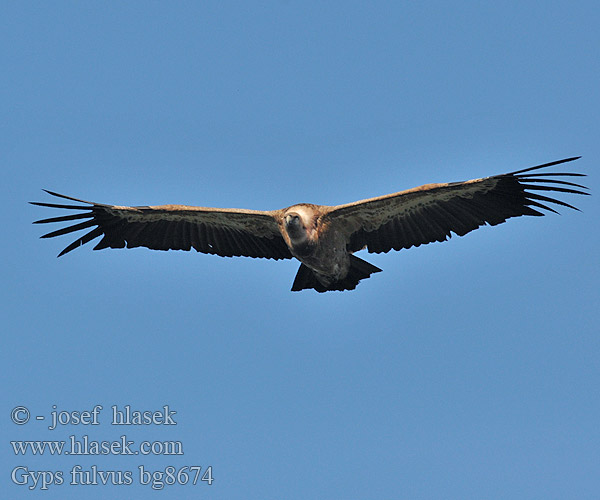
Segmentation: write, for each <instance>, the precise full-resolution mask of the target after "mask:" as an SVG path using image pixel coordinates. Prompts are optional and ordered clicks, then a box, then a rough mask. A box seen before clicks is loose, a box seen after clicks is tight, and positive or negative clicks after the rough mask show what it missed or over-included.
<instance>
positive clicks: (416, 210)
mask: <svg viewBox="0 0 600 500" xmlns="http://www.w3.org/2000/svg"><path fill="white" fill-rule="evenodd" d="M578 158H579V157H575V158H566V159H564V160H559V161H555V162H552V163H546V164H544V165H538V166H536V167H531V168H526V169H524V170H518V171H516V172H511V173H508V174H502V175H495V176H492V177H486V178H483V179H473V180H470V181H466V182H452V183H445V184H426V185H424V186H420V187H416V188H413V189H409V190H406V191H400V192H399V193H394V194H390V195H386V196H380V197H377V198H371V199H368V200H362V201H357V202H355V203H348V204H346V205H338V206H336V207H331V209H330V210H329V212H328V213H327V214H326V215H325V216H324V221H323V222H326V223H329V224H331V226H332V228H333V227H335V228H336V229H337V230H338V231H343V232H345V233H346V236H347V241H348V242H349V243H348V250H349V251H351V252H356V251H358V250H360V249H362V248H364V247H365V246H366V247H367V249H368V251H369V252H375V253H380V252H388V251H390V250H391V249H392V248H393V249H394V250H400V249H402V248H410V247H412V246H419V245H422V244H426V243H431V242H433V241H445V240H446V239H447V238H449V237H450V236H451V233H455V234H457V235H459V236H463V235H465V234H467V233H468V232H470V231H473V230H474V229H477V228H478V227H480V226H483V225H485V224H489V225H490V226H495V225H496V224H500V223H502V222H505V221H506V220H507V219H509V218H510V217H519V216H521V215H535V216H541V215H544V213H542V212H540V211H539V209H544V210H549V211H551V212H556V210H554V209H553V208H551V207H549V206H548V205H547V203H554V204H557V205H562V206H565V207H569V208H573V209H575V210H578V209H577V208H575V207H574V206H572V205H569V204H568V203H565V202H563V201H561V200H558V199H556V198H552V197H549V196H545V195H543V194H540V192H547V193H548V192H549V193H573V194H589V193H586V192H584V191H581V189H587V188H586V187H585V186H582V185H580V184H574V183H572V182H567V181H565V180H562V179H563V178H564V177H579V176H583V175H584V174H575V173H570V172H566V173H565V172H558V173H553V172H551V171H548V172H544V173H531V172H533V171H534V170H539V169H542V168H547V167H551V166H553V165H559V164H561V163H566V162H569V161H573V160H576V159H578Z"/></svg>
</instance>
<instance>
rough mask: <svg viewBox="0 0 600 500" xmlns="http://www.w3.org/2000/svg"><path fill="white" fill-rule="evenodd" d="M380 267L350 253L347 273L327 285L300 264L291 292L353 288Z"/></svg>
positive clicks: (376, 271) (377, 271)
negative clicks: (342, 277)
mask: <svg viewBox="0 0 600 500" xmlns="http://www.w3.org/2000/svg"><path fill="white" fill-rule="evenodd" d="M379 272H381V269H379V268H378V267H376V266H374V265H373V264H369V263H368V262H367V261H365V260H362V259H359V258H358V257H356V256H354V255H350V269H349V270H348V274H347V275H346V277H345V278H344V279H342V280H339V281H335V282H333V283H330V284H329V285H324V284H323V283H321V282H320V281H319V279H318V278H317V275H316V274H315V272H314V271H313V270H312V269H311V268H310V267H308V266H305V265H304V264H300V268H299V269H298V273H297V274H296V279H295V280H294V284H293V285H292V292H298V291H300V290H305V289H311V288H312V289H315V290H316V291H317V292H319V293H323V292H327V291H330V290H338V291H344V290H354V289H355V288H356V285H358V282H359V281H360V280H363V279H366V278H369V277H370V276H371V274H373V273H379Z"/></svg>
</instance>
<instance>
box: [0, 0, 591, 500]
mask: <svg viewBox="0 0 600 500" xmlns="http://www.w3.org/2000/svg"><path fill="white" fill-rule="evenodd" d="M599 14H600V7H598V3H597V2H591V1H590V2H585V1H582V2H566V1H563V2H552V1H550V2H529V1H525V2H456V3H452V2H352V1H350V2H348V1H344V2H304V1H303V2H300V1H296V0H290V1H272V2H228V1H219V2H137V1H130V2H118V3H117V2H100V3H99V2H5V3H3V6H2V17H1V19H0V54H1V56H0V57H1V60H0V62H1V68H2V70H1V75H0V92H1V95H0V112H1V116H2V120H0V151H1V154H0V161H1V163H2V172H3V182H2V187H1V189H2V200H3V210H2V229H3V230H2V234H3V236H2V238H3V242H2V249H1V252H2V263H3V264H2V278H3V279H2V281H3V283H4V286H3V292H2V294H3V299H2V301H1V304H2V305H1V306H0V307H1V308H2V319H3V321H2V323H3V335H2V337H3V341H2V349H1V351H2V354H1V362H2V367H3V368H2V373H3V374H2V394H3V397H2V409H1V413H0V415H1V419H0V421H1V429H2V445H1V452H0V463H1V476H2V485H3V486H2V488H3V490H4V491H5V492H7V493H6V494H7V495H8V496H10V498H13V499H19V498H59V497H60V498H62V499H70V498H77V499H81V498H85V499H100V498H114V499H118V498H123V499H125V498H128V499H133V498H160V499H167V498H168V499H172V498H178V499H182V498H206V499H211V500H212V499H242V498H252V499H253V498H256V499H303V500H304V499H312V498H315V499H384V498H398V499H404V498H406V499H417V498H431V499H435V498H444V499H467V498H473V499H481V498H486V499H505V498H514V499H521V498H527V499H533V498H540V499H541V498H544V499H546V498H567V497H569V498H580V499H581V498H598V495H599V494H600V474H599V473H598V471H599V470H600V425H599V420H598V415H599V413H600V393H599V389H598V387H599V385H598V384H599V382H600V361H599V359H600V336H599V333H600V328H599V327H600V320H599V312H598V304H599V302H600V293H599V286H598V285H599V266H598V264H599V262H598V246H599V244H600V241H599V237H598V231H597V230H598V216H599V207H598V199H599V197H598V195H599V193H600V186H599V183H598V166H599V161H600V147H599V138H600V125H599V120H598V116H599V112H600V94H599V91H598V90H599V88H600V78H599V77H600V59H599V57H598V54H599V48H600V35H599V31H598V26H599V23H600V15H599ZM573 155H583V158H582V159H581V160H579V161H578V162H576V163H573V164H570V165H569V168H572V169H575V170H577V171H581V172H585V173H588V174H589V177H588V178H587V179H586V181H585V182H586V183H587V184H588V185H589V186H590V187H591V188H592V191H593V192H594V194H595V195H596V196H592V197H585V198H584V197H569V196H567V197H566V199H568V201H571V202H573V201H574V202H575V203H576V204H577V205H578V206H579V207H580V208H581V209H582V211H583V212H582V213H578V212H574V211H570V210H567V209H564V210H561V213H562V215H561V216H556V215H550V216H548V217H544V218H528V219H527V218H521V219H517V220H514V219H513V220H511V221H509V223H507V224H504V225H502V226H499V227H496V228H489V227H488V228H482V229H480V230H478V231H476V232H475V233H471V234H469V235H468V236H466V237H464V238H456V237H454V238H452V240H451V241H449V242H446V243H443V244H433V245H428V246H426V247H421V248H417V249H411V250H408V251H406V250H403V251H401V252H393V253H390V254H386V255H367V254H365V253H364V252H363V253H362V255H361V257H364V258H366V259H367V260H369V261H370V262H372V263H373V264H375V265H377V266H379V267H381V268H382V269H383V270H384V272H383V273H380V274H377V275H375V276H373V277H372V278H371V279H369V280H367V281H364V282H362V283H361V284H360V285H359V287H358V288H357V290H355V291H353V292H349V293H327V294H317V293H316V292H312V291H307V292H302V293H291V292H290V291H289V289H290V287H291V284H292V281H293V278H294V276H295V273H296V270H297V267H298V264H297V263H296V262H292V261H286V262H273V261H266V260H253V259H242V258H240V259H226V258H220V257H215V256H207V255H201V254H197V253H195V252H194V253H186V252H151V251H149V250H145V249H136V250H104V251H101V252H93V251H91V246H86V247H84V248H81V249H78V250H76V251H74V252H72V253H71V254H69V255H68V256H66V257H62V258H61V259H58V260H57V259H56V257H55V256H56V254H57V253H58V252H59V251H60V250H61V249H62V248H63V247H64V246H66V245H67V244H68V243H69V242H70V241H71V239H69V237H67V238H62V239H61V240H60V241H58V240H39V239H38V237H39V236H40V235H41V234H42V233H43V232H44V229H46V228H45V227H40V226H32V225H31V222H32V221H33V220H35V219H39V218H44V217H51V216H55V215H59V214H57V213H56V212H54V211H52V210H50V209H42V208H40V207H34V206H31V205H28V204H27V202H28V201H32V200H37V201H50V200H49V199H48V198H49V197H47V196H46V195H45V194H44V193H43V192H42V191H41V190H40V189H41V188H47V189H51V190H56V191H58V192H63V193H65V194H69V195H73V196H77V197H81V198H84V199H90V200H94V201H99V202H105V203H114V204H125V205H143V204H162V203H179V204H189V205H203V206H217V207H237V208H257V209H276V208H281V207H284V206H288V205H291V204H293V203H296V202H305V201H306V202H314V203H323V204H338V203H344V202H349V201H354V200H357V199H361V198H366V197H370V196H376V195H380V194H386V193H390V192H394V191H398V190H401V189H406V188H410V187H414V186H417V185H420V184H424V183H428V182H444V181H458V180H466V179H470V178H474V177H481V176H485V175H492V174H497V173H503V172H507V171H511V170H515V169H520V168H525V167H528V166H531V165H535V164H538V163H544V162H548V161H552V160H555V159H559V158H564V157H567V156H573ZM96 404H101V405H103V406H104V411H103V413H102V414H101V419H100V421H101V423H100V425H98V426H96V427H91V426H87V427H84V426H63V427H61V428H60V429H57V430H54V431H50V430H48V429H47V426H48V418H49V416H50V412H51V411H52V406H53V405H56V406H57V409H58V410H70V411H73V410H78V411H82V410H90V409H91V408H92V407H93V406H94V405H96ZM127 404H129V405H131V407H132V408H134V409H138V410H155V409H160V408H162V407H163V406H164V405H169V407H170V408H171V409H173V410H176V411H177V414H176V420H177V426H172V427H165V426H162V427H161V426H150V427H149V426H146V427H143V428H122V427H121V428H119V427H114V426H111V425H110V423H109V420H110V418H109V417H110V416H109V411H110V407H111V405H119V406H120V407H123V406H124V405H127ZM18 405H24V406H26V407H28V408H29V409H30V411H31V414H32V415H33V416H35V415H45V416H46V417H47V420H46V423H42V422H38V421H35V419H33V418H32V420H31V421H30V422H29V423H28V424H26V425H23V426H17V425H15V424H13V423H12V422H11V420H10V412H11V409H12V408H14V407H15V406H18ZM85 434H87V435H89V438H90V439H95V440H117V439H119V437H120V436H121V435H126V436H127V438H128V439H130V440H134V441H136V443H139V442H140V441H143V440H161V441H168V440H180V441H181V442H182V443H183V447H184V453H185V454H184V455H183V456H175V457H173V456H171V457H169V456H148V457H142V456H135V457H128V456H103V457H83V458H82V457H69V456H62V457H57V456H54V457H52V456H43V457H35V456H32V455H31V454H29V455H27V456H24V457H23V456H19V457H16V456H15V455H14V453H13V452H12V448H11V447H10V445H9V441H10V440H18V439H21V440H25V439H29V440H60V439H66V438H67V437H68V436H70V435H76V436H78V437H81V436H83V435H85ZM76 464H78V465H81V466H82V467H84V468H85V469H89V468H90V467H91V466H92V465H96V466H97V467H98V469H100V470H131V471H133V472H134V474H133V484H132V485H130V486H87V487H83V486H78V487H77V486H70V485H68V484H63V485H56V486H51V487H50V490H48V491H46V492H40V491H39V488H38V490H36V491H35V492H33V493H31V492H29V491H27V489H26V488H27V487H26V486H16V485H13V484H12V482H11V480H10V472H11V470H12V469H13V468H14V467H16V466H18V465H22V466H27V467H29V469H30V470H34V471H35V470H37V471H40V470H43V471H59V470H62V471H63V472H64V475H65V482H66V483H68V482H69V481H70V476H69V470H70V469H71V468H72V467H73V466H74V465H76ZM140 465H143V466H144V467H145V468H146V469H147V470H161V469H162V470H164V469H165V467H167V466H171V465H172V466H174V467H176V468H179V467H183V466H191V465H199V466H202V467H206V466H209V465H211V466H212V467H213V469H212V471H213V477H214V478H215V480H214V482H213V484H212V485H211V486H208V485H206V484H198V485H197V486H191V485H187V486H169V487H166V488H165V489H164V490H162V491H160V492H151V488H150V486H142V485H140V484H139V481H138V477H137V471H138V466H140ZM30 484H31V483H30ZM7 498H8V497H7Z"/></svg>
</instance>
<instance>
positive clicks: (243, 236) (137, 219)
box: [31, 157, 589, 292]
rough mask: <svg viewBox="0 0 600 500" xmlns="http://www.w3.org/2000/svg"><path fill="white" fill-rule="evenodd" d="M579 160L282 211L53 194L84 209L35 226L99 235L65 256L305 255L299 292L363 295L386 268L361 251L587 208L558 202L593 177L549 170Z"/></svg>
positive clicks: (71, 206) (397, 246) (579, 190)
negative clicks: (359, 289) (132, 203)
mask: <svg viewBox="0 0 600 500" xmlns="http://www.w3.org/2000/svg"><path fill="white" fill-rule="evenodd" d="M578 158H580V157H573V158H566V159H563V160H558V161H554V162H551V163H545V164H543V165H538V166H535V167H530V168H526V169H523V170H517V171H515V172H510V173H507V174H500V175H494V176H491V177H484V178H481V179H473V180H469V181H464V182H449V183H443V184H425V185H424V186H420V187H416V188H413V189H408V190H406V191H399V192H397V193H393V194H388V195H385V196H378V197H375V198H369V199H366V200H361V201H356V202H354V203H347V204H344V205H337V206H327V205H314V204H312V203H299V204H297V205H292V206H290V207H287V208H282V209H280V210H272V211H260V210H244V209H234V208H209V207H194V206H185V205H158V206H136V207H127V206H119V205H105V204H103V203H93V202H89V201H84V200H80V199H77V198H72V197H70V196H65V195H62V194H58V193H55V192H52V191H47V190H44V191H46V192H47V193H48V194H50V195H52V196H56V197H58V198H63V199H66V200H70V201H71V202H75V204H72V203H69V204H64V203H45V202H31V203H32V204H33V205H39V206H42V207H50V208H59V209H68V210H75V211H77V212H76V213H70V214H69V215H62V216H60V217H51V218H48V219H42V220H38V221H36V222H34V224H48V223H61V222H66V223H68V224H69V225H67V226H66V227H63V228H61V229H57V230H55V231H52V232H50V233H47V234H44V235H43V236H42V238H53V237H55V236H61V235H63V234H68V233H72V232H74V231H79V230H89V232H86V233H85V234H83V236H80V237H79V238H77V239H76V240H75V241H74V242H73V243H71V244H70V245H68V246H67V247H66V248H65V249H64V250H63V251H62V252H60V254H59V255H58V256H59V257H60V256H61V255H64V254H66V253H68V252H70V251H71V250H73V249H75V248H77V247H79V246H81V245H84V244H86V243H88V242H89V241H91V240H93V239H94V238H97V237H102V239H101V240H100V241H99V242H98V244H97V245H96V246H95V247H94V250H100V249H102V248H125V247H127V248H134V247H146V248H150V249H152V250H191V249H192V248H193V249H195V250H196V251H197V252H202V253H208V254H216V255H220V256H223V257H233V256H246V257H261V258H266V259H275V260H278V259H291V258H292V257H295V258H296V259H298V260H299V261H300V268H299V269H298V273H297V274H296V278H295V280H294V283H293V285H292V291H299V290H304V289H314V290H316V291H317V292H326V291H329V290H340V291H343V290H353V289H355V288H356V285H358V283H359V281H360V280H362V279H365V278H369V277H370V276H371V274H373V273H377V272H380V271H381V269H379V268H378V267H375V266H374V265H372V264H369V263H368V262H366V261H364V260H362V259H360V258H358V257H356V256H355V255H354V253H355V252H358V251H359V250H362V249H365V248H366V249H367V251H369V252H375V253H381V252H389V251H390V250H392V249H394V250H401V249H403V248H411V247H418V246H419V245H424V244H427V243H431V242H434V241H440V242H441V241H445V240H447V239H448V238H450V237H451V235H452V233H454V234H457V235H458V236H464V235H465V234H467V233H468V232H470V231H473V230H474V229H477V228H478V227H481V226H483V225H485V224H489V225H490V226H495V225H497V224H501V223H502V222H505V221H506V220H507V219H509V218H511V217H519V216H521V215H532V216H542V215H544V213H543V212H541V211H540V210H547V211H550V212H554V213H558V212H556V210H555V209H554V208H552V207H551V206H549V204H554V205H560V206H564V207H568V208H572V209H575V210H578V209H577V208H576V207H574V206H572V205H570V204H568V203H566V202H564V201H561V200H559V199H557V198H553V197H552V196H550V195H554V196H555V193H559V194H560V193H569V194H584V195H585V194H589V193H587V192H585V191H582V189H583V190H585V189H588V188H587V187H585V186H582V185H581V184H575V183H573V182H568V181H566V180H564V179H565V178H571V177H580V176H583V175H584V174H579V173H573V172H553V171H552V170H543V169H548V168H549V167H552V166H555V165H560V164H563V163H567V162H571V161H573V160H577V159H578ZM542 193H546V194H547V195H546V194H542ZM76 221H81V222H76Z"/></svg>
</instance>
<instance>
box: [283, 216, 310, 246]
mask: <svg viewBox="0 0 600 500" xmlns="http://www.w3.org/2000/svg"><path fill="white" fill-rule="evenodd" d="M284 220H285V229H286V231H287V232H288V234H289V235H290V238H292V239H293V240H295V239H300V238H302V237H306V228H305V226H304V224H303V222H302V217H301V216H300V214H299V213H297V212H289V213H287V214H286V215H285V219H284Z"/></svg>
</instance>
